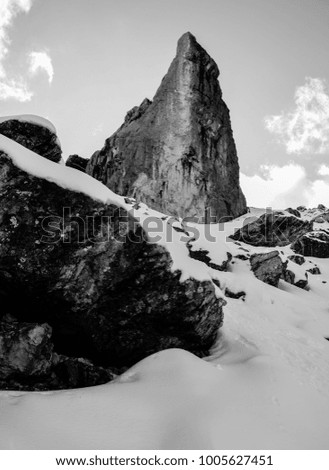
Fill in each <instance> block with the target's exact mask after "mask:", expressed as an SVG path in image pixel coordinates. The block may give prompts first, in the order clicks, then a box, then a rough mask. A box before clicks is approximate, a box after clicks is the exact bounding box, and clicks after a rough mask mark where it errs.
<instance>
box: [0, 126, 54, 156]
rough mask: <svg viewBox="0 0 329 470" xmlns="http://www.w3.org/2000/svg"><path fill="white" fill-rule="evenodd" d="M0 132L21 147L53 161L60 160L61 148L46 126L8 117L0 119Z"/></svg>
mask: <svg viewBox="0 0 329 470" xmlns="http://www.w3.org/2000/svg"><path fill="white" fill-rule="evenodd" d="M0 134H2V135H4V136H6V137H8V138H9V139H12V140H14V141H15V142H18V143H19V144H21V145H23V147H26V148H28V149H29V150H32V151H33V152H35V153H37V154H38V155H41V156H42V157H45V158H47V159H48V160H51V161H53V162H60V161H61V158H62V150H61V147H60V144H59V140H58V139H57V136H56V134H55V133H54V132H52V131H51V130H50V129H49V128H48V127H45V126H43V125H41V124H37V123H34V122H27V121H21V120H18V119H8V120H6V121H2V120H1V121H0Z"/></svg>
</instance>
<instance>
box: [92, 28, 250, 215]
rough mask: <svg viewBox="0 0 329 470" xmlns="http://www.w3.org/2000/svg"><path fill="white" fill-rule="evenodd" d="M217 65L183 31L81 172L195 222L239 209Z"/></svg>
mask: <svg viewBox="0 0 329 470" xmlns="http://www.w3.org/2000/svg"><path fill="white" fill-rule="evenodd" d="M218 75H219V71H218V67H217V65H216V63H215V62H214V60H213V59H212V58H211V57H210V56H209V55H208V54H207V52H206V51H205V50H204V49H203V48H202V47H201V46H200V45H199V44H198V43H197V41H196V39H195V37H194V36H193V35H192V34H190V33H186V34H184V35H183V36H182V37H181V38H180V40H179V41H178V46H177V54H176V57H175V59H174V60H173V62H172V64H171V66H170V68H169V70H168V73H167V75H166V76H165V77H164V78H163V80H162V83H161V85H160V87H159V89H158V91H157V92H156V95H155V97H154V99H153V102H151V101H149V100H147V99H145V100H144V101H143V103H142V104H141V105H140V106H139V107H135V108H133V109H132V110H131V111H129V112H128V114H127V116H126V118H125V122H124V124H123V125H122V126H121V127H120V128H119V130H118V131H117V132H115V133H114V134H113V135H112V136H111V137H110V138H108V139H107V140H106V142H105V145H104V147H103V148H102V150H100V151H97V152H95V153H94V154H93V156H92V158H91V159H90V161H89V163H88V166H87V173H89V174H90V175H92V176H94V177H95V178H97V179H99V180H100V181H102V182H103V183H104V184H106V185H107V186H108V187H109V188H110V189H112V190H113V191H115V192H116V193H119V194H122V195H126V196H132V197H135V198H137V199H140V200H142V201H143V202H145V203H146V204H148V205H149V206H150V207H152V208H154V209H157V210H159V211H162V212H166V213H169V214H172V215H176V216H180V217H193V216H194V217H197V218H198V221H199V222H217V221H218V220H219V219H220V218H222V217H225V216H233V217H237V216H239V215H241V214H243V213H244V212H246V201H245V198H244V196H243V194H242V191H241V189H240V186H239V164H238V157H237V152H236V147H235V143H234V139H233V134H232V128H231V122H230V115H229V110H228V108H227V106H226V104H225V103H224V101H223V100H222V92H221V88H220V85H219V82H218Z"/></svg>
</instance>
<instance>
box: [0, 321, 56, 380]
mask: <svg viewBox="0 0 329 470" xmlns="http://www.w3.org/2000/svg"><path fill="white" fill-rule="evenodd" d="M50 337H51V328H50V326H49V325H47V324H41V325H37V324H32V323H21V324H19V323H18V322H17V321H15V320H14V319H12V318H11V317H10V316H9V315H7V316H6V317H5V318H4V319H3V321H2V322H0V381H1V380H4V379H10V378H15V377H21V376H25V377H30V378H33V377H39V376H43V375H46V374H48V373H49V370H50V368H51V361H52V350H53V344H52V342H51V341H50Z"/></svg>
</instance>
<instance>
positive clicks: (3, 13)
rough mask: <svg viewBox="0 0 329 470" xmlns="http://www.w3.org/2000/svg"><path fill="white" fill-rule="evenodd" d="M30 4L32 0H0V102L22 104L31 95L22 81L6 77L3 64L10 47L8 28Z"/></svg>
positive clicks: (26, 11)
mask: <svg viewBox="0 0 329 470" xmlns="http://www.w3.org/2000/svg"><path fill="white" fill-rule="evenodd" d="M32 2H33V0H0V100H7V99H10V98H11V99H16V100H18V101H22V102H24V101H29V100H30V99H31V98H32V95H33V94H32V92H31V91H29V90H28V86H27V84H26V82H25V81H24V80H23V79H13V78H9V77H8V76H7V73H6V70H5V68H4V64H3V63H4V60H5V58H6V56H7V54H8V47H9V45H10V39H9V36H8V28H10V26H11V25H12V22H13V20H14V18H15V17H16V16H17V15H18V14H20V13H28V12H29V10H30V8H31V6H32Z"/></svg>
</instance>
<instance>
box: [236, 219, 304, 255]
mask: <svg viewBox="0 0 329 470" xmlns="http://www.w3.org/2000/svg"><path fill="white" fill-rule="evenodd" d="M312 229H313V224H312V221H309V220H302V219H301V218H299V217H296V216H294V215H289V214H287V213H285V212H280V211H273V212H272V211H271V212H266V213H265V214H263V215H261V216H260V217H258V218H257V219H256V220H255V219H254V218H252V217H251V218H250V219H246V222H245V224H244V225H243V227H242V228H241V229H238V230H237V231H236V232H235V233H234V234H233V235H232V236H231V238H233V239H234V240H238V241H240V242H244V243H248V244H249V245H253V246H273V247H275V246H286V245H289V244H290V243H291V242H293V241H295V240H296V238H298V237H300V236H301V235H304V234H305V233H307V232H309V231H311V230H312Z"/></svg>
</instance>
